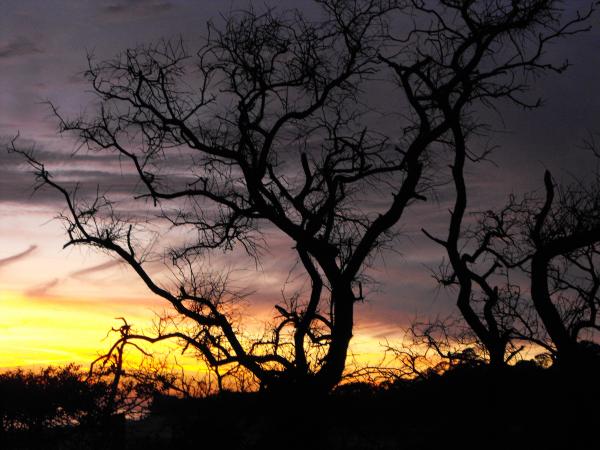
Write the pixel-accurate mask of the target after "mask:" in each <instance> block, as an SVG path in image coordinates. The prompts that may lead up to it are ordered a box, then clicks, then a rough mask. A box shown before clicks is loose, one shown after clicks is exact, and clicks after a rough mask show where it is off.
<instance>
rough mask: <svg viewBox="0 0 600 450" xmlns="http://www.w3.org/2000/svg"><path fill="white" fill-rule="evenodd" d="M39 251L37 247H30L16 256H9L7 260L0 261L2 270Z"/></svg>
mask: <svg viewBox="0 0 600 450" xmlns="http://www.w3.org/2000/svg"><path fill="white" fill-rule="evenodd" d="M36 249H37V245H30V246H29V248H28V249H27V250H25V251H22V252H21V253H17V254H16V255H12V256H9V257H7V258H2V259H0V268H2V267H4V266H7V265H9V264H12V263H15V262H18V261H20V260H22V259H25V258H26V257H27V256H29V255H30V254H32V253H33V252H34V251H35V250H36Z"/></svg>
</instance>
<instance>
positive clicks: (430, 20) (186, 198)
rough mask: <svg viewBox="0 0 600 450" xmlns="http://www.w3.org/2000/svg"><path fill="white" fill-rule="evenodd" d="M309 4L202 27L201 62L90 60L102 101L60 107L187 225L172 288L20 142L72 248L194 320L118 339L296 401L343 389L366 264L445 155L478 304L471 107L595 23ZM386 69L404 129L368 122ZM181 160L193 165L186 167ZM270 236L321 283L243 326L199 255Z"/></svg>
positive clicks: (179, 55) (522, 10)
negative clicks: (171, 352) (264, 323)
mask: <svg viewBox="0 0 600 450" xmlns="http://www.w3.org/2000/svg"><path fill="white" fill-rule="evenodd" d="M316 3H317V4H318V5H319V6H320V7H321V12H322V14H323V18H322V19H320V20H319V21H317V22H315V21H310V20H308V19H306V18H305V17H304V16H303V15H302V14H301V13H299V12H297V11H293V12H284V13H281V14H276V13H275V12H274V11H273V10H268V11H266V12H264V13H257V12H255V11H253V10H249V11H243V12H240V13H234V14H232V15H231V16H230V17H228V18H226V20H225V23H224V25H223V27H221V28H219V27H216V26H214V25H209V28H208V31H209V33H208V35H207V37H206V39H205V42H204V45H203V46H202V47H201V49H200V50H199V51H198V52H197V53H196V55H195V57H192V56H191V55H190V54H189V53H188V52H187V50H186V49H185V46H184V45H183V43H182V42H163V43H160V44H157V45H154V46H146V47H138V48H135V49H129V50H127V51H126V52H124V53H123V54H121V55H120V56H119V57H117V58H116V59H114V60H109V61H102V62H96V61H94V60H93V59H90V65H89V70H88V71H87V76H88V79H89V81H90V83H91V85H92V88H93V90H94V92H95V93H96V94H97V100H98V104H97V108H96V110H95V113H94V114H92V115H82V116H81V117H78V118H76V119H73V120H71V119H67V118H64V117H62V116H61V115H60V114H59V112H58V110H57V109H56V108H55V107H54V106H53V110H54V112H55V113H56V115H57V117H58V119H59V123H60V132H61V133H67V134H69V135H72V136H73V135H74V136H76V137H77V138H78V139H79V140H80V142H81V144H82V146H83V147H86V148H87V149H88V150H89V151H93V152H113V153H116V154H117V155H119V157H120V158H121V159H122V160H123V161H126V162H128V163H129V164H130V165H131V167H132V168H133V170H134V172H135V174H136V176H137V178H138V179H139V181H140V185H141V187H142V189H143V192H142V193H141V194H140V195H138V196H137V197H136V198H135V199H136V200H137V201H138V202H148V203H144V208H148V209H149V210H150V211H153V212H156V215H157V217H158V219H157V220H159V221H160V220H162V221H166V222H167V223H168V224H169V225H170V226H171V227H174V228H179V229H181V230H182V231H183V232H185V233H190V232H193V233H194V235H195V238H194V240H193V242H189V241H188V242H185V243H184V244H182V245H179V246H175V247H174V248H168V249H167V250H166V251H165V252H164V253H165V254H167V255H168V258H167V259H166V263H168V264H169V265H170V266H171V268H172V269H173V271H174V273H175V274H176V282H175V284H176V286H175V287H173V288H169V287H166V285H165V283H161V282H160V281H159V280H158V279H157V278H156V277H155V276H153V274H152V273H151V271H149V269H148V264H147V259H148V256H147V255H148V238H147V236H148V235H147V234H144V232H145V230H144V229H143V227H142V224H143V223H142V222H141V221H136V220H135V219H131V218H128V217H127V216H126V215H125V214H123V211H120V210H119V209H118V208H117V207H115V206H114V205H115V203H114V202H113V201H111V199H109V198H108V197H107V196H105V195H98V196H97V197H96V198H94V199H92V200H91V201H87V202H85V201H80V200H79V199H78V197H77V195H76V194H77V193H76V191H75V190H71V189H69V188H68V187H66V185H64V184H62V183H61V182H60V180H56V179H54V178H52V177H51V175H50V173H49V172H48V170H47V169H46V168H45V166H44V165H43V163H42V162H39V161H37V160H36V158H35V156H34V155H32V154H31V153H30V152H27V151H23V150H18V149H16V148H15V144H14V143H13V149H14V150H15V151H19V152H21V153H22V154H23V155H25V157H26V158H27V159H28V161H29V162H30V163H31V165H32V166H33V167H34V169H35V171H36V175H37V177H38V180H39V181H40V183H41V185H48V186H51V187H52V188H55V189H57V190H58V191H59V192H60V193H61V194H62V195H63V196H64V198H65V201H66V204H67V209H66V212H65V213H64V214H63V215H62V216H61V218H62V219H63V220H64V221H65V223H66V228H67V234H68V241H67V243H66V244H65V246H70V245H85V246H91V247H95V248H98V249H100V250H103V251H107V252H109V253H110V254H113V255H116V256H117V257H119V258H121V259H123V260H124V261H125V262H127V263H128V264H129V265H130V266H131V267H132V268H133V270H134V271H135V272H136V273H137V275H138V276H139V277H140V278H141V279H142V280H143V282H144V283H145V284H146V285H147V287H148V288H149V289H150V291H152V292H153V293H154V294H156V295H158V296H160V297H162V298H164V299H166V300H167V301H168V302H169V303H170V304H171V305H172V306H173V308H174V310H175V312H176V313H177V315H178V316H179V317H180V318H181V320H178V321H176V320H170V319H169V318H167V320H166V321H164V322H163V325H164V326H159V330H158V334H157V335H156V336H149V335H143V334H139V333H133V332H128V333H127V335H126V336H124V337H122V339H127V340H146V341H149V342H156V341H161V340H165V339H178V340H180V341H181V342H182V344H183V345H184V346H185V348H193V349H195V350H196V351H197V352H198V353H199V354H200V355H201V357H202V358H204V359H205V361H206V362H207V363H208V364H209V365H210V366H212V367H214V368H217V369H218V368H220V367H229V366H232V365H233V366H241V367H243V368H244V369H245V370H247V371H249V372H250V373H252V375H253V376H254V377H255V378H256V379H257V380H258V381H259V383H260V385H261V387H262V388H263V389H266V390H275V391H277V390H279V389H290V388H294V390H296V391H299V392H301V393H302V392H307V391H313V392H326V391H328V390H330V389H331V388H332V387H333V386H335V385H336V384H337V383H338V382H339V381H340V379H341V376H342V373H343V370H344V365H345V359H346V353H347V350H348V346H349V343H350V340H351V337H352V328H353V321H354V306H355V304H356V302H357V301H359V300H362V299H363V289H362V280H363V271H364V268H365V266H367V265H368V264H369V263H370V262H372V261H373V257H374V255H375V253H376V251H377V250H378V249H381V248H384V247H385V246H387V245H391V243H392V240H393V238H394V236H395V234H396V232H395V226H396V225H397V224H398V223H399V222H400V221H401V219H403V218H404V216H405V215H406V211H407V210H408V209H409V208H410V206H411V205H412V204H413V203H415V202H417V201H423V200H425V194H426V193H427V192H428V190H429V189H430V188H431V186H432V185H434V184H436V183H438V182H439V180H440V178H441V175H440V168H439V164H436V162H440V161H444V160H445V158H447V155H448V154H449V155H454V156H453V157H454V164H453V169H452V170H453V174H454V179H455V184H456V187H457V202H456V206H455V210H454V213H453V216H452V223H451V226H450V234H449V237H448V239H447V241H446V242H444V245H445V246H446V248H447V249H448V251H449V254H450V257H451V260H452V261H453V263H455V262H456V264H457V265H456V266H455V270H456V272H457V275H458V277H459V279H460V280H461V288H462V287H463V284H464V286H465V287H464V293H462V294H461V300H460V301H459V304H460V305H461V311H463V313H465V311H467V310H466V309H465V308H463V307H462V305H464V304H468V302H469V299H470V294H469V292H468V290H469V289H470V288H468V287H467V284H470V283H471V278H470V275H467V276H464V275H463V273H464V271H462V270H460V268H461V267H462V266H461V265H460V264H462V263H460V261H462V260H461V258H460V255H458V254H457V251H456V249H457V240H458V235H459V232H460V223H461V219H462V215H463V214H464V210H465V202H466V197H465V196H466V193H465V191H464V186H462V185H461V183H462V181H461V180H462V179H461V178H460V174H462V170H463V166H464V163H465V160H466V159H467V158H468V157H471V155H470V154H469V152H468V151H467V146H466V140H467V136H468V134H469V132H470V131H472V130H474V129H475V128H476V127H477V125H479V123H478V120H477V119H476V117H475V116H474V115H472V114H471V113H472V111H473V106H474V105H475V104H476V103H483V104H486V105H491V106H493V105H495V104H496V102H497V101H499V100H503V99H509V100H511V101H513V102H516V103H518V104H521V105H525V103H524V102H523V100H522V99H521V98H520V97H519V94H520V93H521V92H522V91H524V90H525V89H526V87H527V84H526V82H525V81H519V80H521V79H522V78H521V77H520V76H519V74H520V73H521V72H525V73H526V74H527V73H530V72H537V71H539V70H545V69H552V68H554V69H555V70H558V71H560V70H561V69H562V67H554V66H552V65H550V64H547V63H545V62H542V56H543V50H544V48H545V46H546V45H547V43H548V42H550V41H552V40H554V39H556V38H558V37H562V36H565V35H568V34H572V33H575V32H577V31H578V29H577V28H576V27H577V25H578V24H579V23H580V22H582V21H584V20H585V18H586V17H579V16H578V17H577V18H576V19H574V20H572V21H568V22H566V23H561V22H560V11H559V10H558V9H557V8H555V3H556V2H553V1H541V0H531V1H525V2H512V1H496V0H495V1H478V2H474V1H450V0H447V1H441V2H439V4H436V5H434V6H430V5H429V4H428V3H427V2H421V1H412V2H411V1H409V2H404V1H383V0H380V1H377V0H354V1H350V2H345V1H337V0H322V1H318V2H316ZM390 74H391V75H392V76H393V77H394V83H393V85H392V87H390V88H389V89H390V90H391V92H392V93H393V94H394V95H395V96H398V97H400V98H401V99H402V100H403V101H404V104H403V105H402V106H401V107H398V106H397V104H396V103H394V104H393V105H388V106H391V109H392V110H395V111H396V112H399V113H401V115H402V117H404V118H405V119H406V120H405V121H403V120H399V122H398V123H397V124H396V127H395V128H396V132H395V134H394V136H392V137H388V136H386V135H385V133H383V132H382V131H381V130H378V129H376V127H375V126H365V125H364V124H365V123H370V121H369V119H370V118H371V116H369V113H370V108H369V107H368V105H367V106H362V105H363V104H364V101H365V98H366V97H368V96H369V87H370V86H373V84H372V83H375V84H377V83H380V81H378V80H377V79H376V76H377V77H385V76H387V75H390ZM394 101H396V100H394ZM175 165H177V167H178V168H180V169H181V168H183V169H182V171H183V172H185V173H184V175H183V176H174V175H173V170H174V169H173V167H174V166H175ZM374 196H378V202H377V204H376V205H375V204H373V201H372V200H373V198H374ZM371 205H373V206H371ZM154 223H156V221H155V222H154ZM273 229H275V230H277V232H278V233H280V235H283V236H285V238H286V239H288V242H290V244H291V246H293V248H294V250H295V252H296V255H295V258H296V259H297V261H298V262H299V264H300V265H301V267H302V269H303V270H304V275H305V277H306V278H307V279H308V280H309V283H310V290H309V292H308V293H303V292H298V293H296V294H295V295H292V296H290V297H286V302H285V304H283V305H276V310H277V312H278V314H279V315H278V316H277V317H276V318H275V321H274V323H273V326H272V327H271V328H270V329H269V330H268V332H267V333H265V335H264V336H260V337H256V336H254V337H249V336H246V335H243V333H242V331H241V329H240V326H239V323H238V322H237V318H236V317H237V316H236V314H235V304H236V300H238V299H239V293H236V292H233V290H232V289H230V288H229V286H228V283H227V279H226V277H224V276H223V275H221V274H211V273H208V271H207V269H206V266H204V267H203V266H202V258H203V257H204V256H205V255H206V254H209V253H210V252H211V251H214V250H226V251H227V250H232V249H235V248H243V249H244V250H245V251H246V252H247V253H248V254H249V255H250V256H252V257H254V258H259V256H260V255H259V254H260V247H261V246H262V245H263V242H264V240H265V239H267V237H268V234H267V231H271V230H273ZM440 242H441V241H440ZM267 244H268V242H267ZM462 298H466V299H467V300H466V302H465V300H462ZM469 324H470V325H472V326H474V324H475V321H473V324H472V323H471V322H469ZM476 328H477V327H476ZM477 331H478V329H476V332H477ZM480 337H481V336H480ZM113 348H114V349H118V348H120V347H119V343H117V344H115V346H114V347H113Z"/></svg>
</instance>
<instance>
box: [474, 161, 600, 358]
mask: <svg viewBox="0 0 600 450" xmlns="http://www.w3.org/2000/svg"><path fill="white" fill-rule="evenodd" d="M598 192H600V191H599V185H598V175H597V174H595V175H594V177H593V179H592V181H591V182H587V183H586V182H582V181H579V182H575V183H573V184H571V185H567V186H564V187H561V186H558V187H557V186H556V185H555V183H554V181H553V179H552V176H551V174H550V172H548V171H546V173H545V175H544V196H543V198H539V196H528V197H526V198H525V199H523V200H522V201H516V200H515V199H514V198H511V200H510V201H509V203H508V204H507V205H506V206H505V207H504V208H503V210H502V211H501V212H499V213H497V212H492V211H489V212H487V213H486V219H485V220H484V222H483V223H484V224H485V226H484V229H485V230H486V231H485V232H486V233H487V234H489V235H493V236H494V238H493V239H490V240H489V241H488V243H487V244H488V245H487V247H486V248H485V251H486V252H488V254H491V255H492V257H493V258H494V260H495V261H496V262H495V264H497V265H503V266H504V267H507V268H509V269H510V270H513V271H515V270H520V271H522V272H523V273H524V274H525V275H526V276H527V277H528V279H529V283H530V293H531V298H530V299H528V298H521V299H520V300H519V302H518V304H520V305H519V307H518V308H517V307H516V306H514V307H512V308H509V309H506V310H505V311H504V312H503V313H502V314H500V312H498V315H503V316H506V317H510V318H511V319H512V320H513V321H515V323H516V324H518V326H515V327H514V330H513V337H515V338H517V339H523V340H528V341H531V342H533V343H536V344H538V345H540V346H542V347H543V348H545V349H546V350H548V351H550V353H551V354H553V355H554V358H555V359H556V360H557V361H558V362H560V363H562V364H565V365H572V364H575V363H578V362H581V361H582V360H589V359H590V357H591V358H596V357H597V356H598V355H597V350H596V349H595V347H594V346H593V345H591V344H590V343H589V341H587V339H589V338H590V336H591V334H593V333H594V332H597V331H599V330H600V327H599V323H598V321H599V317H598V306H599V301H600V297H599V296H598V290H599V288H600V277H599V273H598V270H599V269H598V250H599V248H598V245H599V242H600V227H599V222H598V206H599V201H600V200H599V198H598ZM590 333H591V334H590Z"/></svg>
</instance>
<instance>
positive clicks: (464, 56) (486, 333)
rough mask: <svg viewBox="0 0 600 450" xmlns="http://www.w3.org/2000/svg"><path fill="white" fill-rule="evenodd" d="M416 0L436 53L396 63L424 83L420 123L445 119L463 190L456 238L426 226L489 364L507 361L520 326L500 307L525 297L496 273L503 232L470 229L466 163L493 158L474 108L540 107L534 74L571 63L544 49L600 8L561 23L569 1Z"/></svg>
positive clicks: (453, 229)
mask: <svg viewBox="0 0 600 450" xmlns="http://www.w3.org/2000/svg"><path fill="white" fill-rule="evenodd" d="M413 3H414V8H415V9H416V10H417V11H419V12H422V13H424V14H427V15H428V17H429V18H430V19H429V22H428V23H427V24H426V25H425V26H424V27H423V29H422V30H416V31H415V33H414V34H415V38H414V39H417V40H418V39H423V40H427V41H430V42H431V50H430V51H429V52H428V53H426V54H421V53H415V55H416V56H415V62H414V63H413V64H412V65H401V66H396V71H397V72H398V75H399V76H400V77H401V80H402V82H403V83H404V85H406V84H407V83H408V82H409V80H410V79H411V78H412V79H413V80H415V81H414V83H415V88H414V89H412V91H413V92H414V93H413V103H414V105H415V110H416V112H417V113H418V117H419V121H417V126H418V129H420V130H426V131H428V130H431V129H435V128H433V127H434V126H435V125H437V124H444V125H445V126H446V129H445V131H446V132H445V133H444V134H443V135H441V136H440V137H441V138H442V139H440V142H442V143H444V144H446V145H447V146H448V147H449V148H450V151H451V152H452V153H453V158H452V162H451V173H452V180H453V184H454V191H455V195H456V197H455V201H454V207H453V209H452V210H451V214H450V224H449V228H448V234H447V236H446V237H445V238H439V237H435V236H433V235H431V234H430V233H428V232H427V231H426V230H424V231H425V233H426V234H427V235H428V236H429V237H430V238H431V239H433V240H434V241H435V242H437V243H438V244H440V245H441V246H442V247H444V248H445V250H446V252H447V255H448V259H449V266H450V270H447V271H446V272H445V273H442V274H440V275H439V277H438V278H439V280H440V281H441V282H442V283H443V284H445V285H453V286H454V285H455V286H457V287H458V293H457V306H458V308H459V310H460V313H461V314H462V316H463V318H464V320H465V321H466V323H467V324H468V325H469V327H470V328H471V329H472V330H473V332H474V333H475V335H476V336H477V338H478V340H479V341H480V342H481V343H482V345H483V347H484V349H485V350H486V353H487V354H488V357H489V360H490V362H491V363H492V364H493V365H494V366H501V365H503V364H504V363H505V362H506V360H507V359H509V358H510V357H512V356H514V354H515V353H514V352H515V351H518V349H515V348H513V349H511V351H510V352H508V355H507V348H508V347H510V343H511V332H512V323H511V321H508V322H502V320H503V319H506V318H507V317H508V316H507V315H505V314H500V315H498V314H497V313H496V310H497V309H498V308H502V307H507V306H508V307H511V305H515V304H516V303H517V300H518V297H519V295H518V292H517V290H515V289H514V286H512V285H511V283H510V282H501V284H500V285H497V284H495V283H496V282H495V280H494V279H495V278H496V279H497V278H498V277H500V278H501V279H502V278H506V277H507V276H508V275H507V272H506V271H505V270H503V266H502V265H501V264H499V263H498V261H496V260H494V258H491V259H490V258H487V259H486V256H489V254H487V253H486V248H487V247H488V244H489V240H490V239H492V238H493V237H494V234H493V233H489V234H484V235H483V236H479V237H478V239H469V230H466V232H465V230H464V229H463V220H464V216H465V213H466V211H467V198H468V186H467V185H466V182H465V178H464V171H465V167H466V166H467V164H468V163H469V162H478V161H481V160H482V159H485V157H486V156H487V152H485V151H484V152H481V151H479V152H477V151H472V150H471V149H470V148H469V145H468V143H469V137H470V136H471V135H472V134H473V133H475V132H476V131H477V129H478V128H479V127H480V126H481V123H478V121H477V120H476V119H475V118H474V116H473V115H472V111H473V109H472V105H473V104H474V103H475V102H476V101H477V102H481V103H483V105H485V106H490V107H492V108H494V107H495V105H496V102H497V101H499V100H501V99H505V100H508V101H510V102H513V103H516V104H517V105H520V106H523V107H525V108H535V107H537V106H539V104H540V102H539V101H535V102H529V101H527V99H526V96H525V95H524V94H525V93H526V91H527V88H528V84H527V82H528V79H529V77H531V76H535V75H537V74H539V73H540V72H544V71H554V72H559V73H560V72H562V71H563V70H564V69H566V67H567V64H566V63H560V64H554V63H552V62H551V61H547V60H545V58H544V50H545V48H546V47H547V45H548V44H549V43H550V42H552V41H554V40H556V39H559V38H563V37H565V36H569V35H573V34H576V33H579V32H581V31H584V30H586V29H587V27H586V26H585V22H586V20H587V19H588V18H589V16H590V14H591V13H592V6H591V5H590V7H589V9H588V10H587V11H585V12H584V13H577V14H576V16H575V17H574V18H572V19H566V20H565V21H562V20H561V19H560V12H559V8H558V7H559V4H560V2H555V1H536V0H534V1H525V2H512V1H479V2H478V1H441V2H439V5H437V6H432V5H431V4H429V3H428V2H413ZM450 18H453V19H450ZM402 77H404V78H402ZM470 113H471V114H470ZM437 126H439V125H437ZM471 237H472V236H471ZM465 238H466V239H465ZM466 244H470V245H466Z"/></svg>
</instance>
